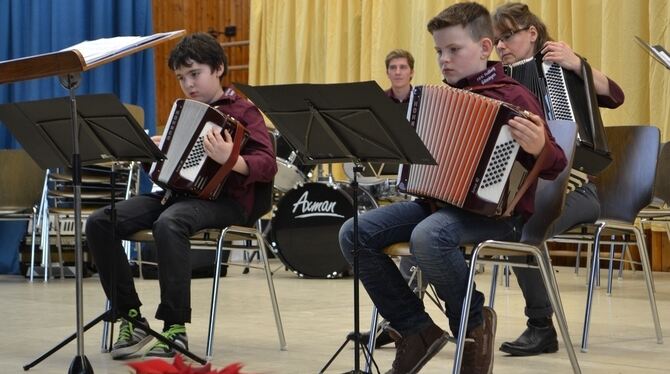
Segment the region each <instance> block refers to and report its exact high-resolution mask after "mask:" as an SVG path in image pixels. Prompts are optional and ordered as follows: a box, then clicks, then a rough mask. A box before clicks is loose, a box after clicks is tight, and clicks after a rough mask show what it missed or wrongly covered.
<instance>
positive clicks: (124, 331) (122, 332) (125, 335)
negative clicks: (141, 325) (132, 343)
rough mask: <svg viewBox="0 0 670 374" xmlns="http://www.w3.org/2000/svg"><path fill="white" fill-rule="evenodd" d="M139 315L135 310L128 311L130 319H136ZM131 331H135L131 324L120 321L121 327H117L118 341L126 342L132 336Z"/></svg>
mask: <svg viewBox="0 0 670 374" xmlns="http://www.w3.org/2000/svg"><path fill="white" fill-rule="evenodd" d="M138 314H139V313H138V312H137V310H135V309H131V310H129V311H128V315H129V316H130V317H133V318H134V317H137V315H138ZM133 331H135V326H134V325H133V323H132V322H130V321H128V320H126V319H122V320H121V326H120V327H119V340H123V341H127V340H130V338H131V337H132V336H133Z"/></svg>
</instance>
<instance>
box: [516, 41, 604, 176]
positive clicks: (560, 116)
mask: <svg viewBox="0 0 670 374" xmlns="http://www.w3.org/2000/svg"><path fill="white" fill-rule="evenodd" d="M504 70H505V74H507V75H508V76H510V77H512V78H514V79H515V80H517V81H518V82H520V83H521V84H523V85H524V86H526V87H527V88H528V89H529V90H530V91H531V92H533V93H534V94H535V95H536V96H537V98H538V99H539V100H540V102H541V103H542V106H543V108H544V113H545V117H546V119H547V120H555V119H556V120H567V121H573V122H575V123H577V131H578V133H577V147H576V148H575V157H574V163H573V168H574V169H577V170H580V171H582V172H585V173H588V174H591V175H596V174H598V173H600V172H601V171H602V170H604V169H605V168H606V167H607V166H608V165H609V164H610V162H611V161H612V157H611V155H610V152H609V150H608V147H607V138H606V137H605V129H604V127H603V121H602V118H601V117H600V109H599V108H598V100H597V98H596V93H595V88H594V85H593V75H592V73H591V66H590V65H589V64H588V63H587V62H586V61H585V60H583V59H582V76H583V77H584V79H582V78H581V77H580V76H578V75H577V74H575V73H574V72H572V71H569V70H565V69H563V68H562V67H560V66H559V65H558V64H556V63H552V64H549V63H545V62H543V61H542V55H541V54H540V53H538V54H536V55H535V56H534V57H531V58H529V59H527V60H522V61H519V62H516V63H514V64H511V65H505V66H504Z"/></svg>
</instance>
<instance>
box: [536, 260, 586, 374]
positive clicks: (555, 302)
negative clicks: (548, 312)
mask: <svg viewBox="0 0 670 374" xmlns="http://www.w3.org/2000/svg"><path fill="white" fill-rule="evenodd" d="M535 259H536V260H537V263H538V266H539V267H540V273H541V275H542V280H543V281H544V287H545V289H546V290H547V295H548V296H549V301H550V302H551V306H552V308H553V309H554V314H555V315H556V321H557V322H558V327H559V330H560V331H561V336H562V338H563V344H564V345H565V350H566V351H567V352H568V357H569V358H570V365H572V371H573V372H574V373H576V374H577V373H581V372H582V371H581V368H580V367H579V362H577V355H576V354H575V348H574V347H573V346H572V340H571V339H570V333H569V332H568V323H567V319H566V318H565V311H564V310H563V303H562V302H561V296H560V293H559V292H558V287H557V282H556V277H555V276H554V272H553V271H552V270H551V265H550V264H549V263H548V262H547V259H546V257H544V256H542V253H541V252H539V251H538V253H536V254H535Z"/></svg>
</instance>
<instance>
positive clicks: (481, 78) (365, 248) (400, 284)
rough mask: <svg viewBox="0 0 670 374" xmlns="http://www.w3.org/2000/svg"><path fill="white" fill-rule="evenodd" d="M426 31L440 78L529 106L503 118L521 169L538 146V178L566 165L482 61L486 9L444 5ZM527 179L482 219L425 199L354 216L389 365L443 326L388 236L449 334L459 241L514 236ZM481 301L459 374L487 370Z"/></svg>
mask: <svg viewBox="0 0 670 374" xmlns="http://www.w3.org/2000/svg"><path fill="white" fill-rule="evenodd" d="M428 31H429V32H430V33H431V34H432V36H433V40H434V43H435V52H436V53H437V62H438V65H439V67H440V70H441V72H442V75H443V77H444V81H445V83H446V84H448V85H450V86H452V87H456V88H460V89H465V90H471V91H473V92H476V93H478V94H481V95H485V96H488V97H491V98H494V99H499V100H502V101H505V102H508V103H510V104H513V105H516V106H519V107H521V108H523V109H525V110H527V111H530V112H532V113H534V114H531V115H530V120H528V119H525V118H521V117H514V118H513V119H511V120H510V121H509V122H508V125H509V126H510V130H511V133H512V136H513V137H514V139H515V140H516V141H517V143H518V144H519V145H520V148H521V149H520V150H519V153H518V155H517V160H518V161H519V162H521V163H522V164H523V165H524V166H525V167H526V168H528V169H530V168H531V167H532V166H533V165H534V164H535V160H536V157H537V156H538V155H539V154H540V152H542V151H543V150H545V153H546V156H547V157H545V158H544V161H543V164H542V165H541V167H540V170H541V171H540V177H542V178H545V179H553V178H555V177H556V176H558V174H559V173H560V172H561V171H562V170H563V168H564V167H565V165H566V159H565V155H564V154H563V151H562V150H561V148H560V147H559V146H558V145H557V144H556V143H555V142H554V139H553V137H552V136H551V135H550V133H549V129H548V127H547V126H546V124H545V123H544V121H543V120H542V119H541V117H540V116H538V115H541V114H542V111H541V107H540V104H539V102H538V101H537V99H536V98H535V97H534V96H533V94H532V93H531V92H530V91H528V90H527V89H526V88H525V87H523V86H522V85H521V84H519V83H518V82H516V81H514V80H512V79H511V78H509V77H507V76H505V74H504V73H503V70H502V65H501V64H500V63H488V57H489V55H490V54H491V52H492V51H493V28H492V26H491V18H490V15H489V12H488V11H487V10H486V8H484V7H483V6H482V5H480V4H477V3H459V4H455V5H452V6H450V7H448V8H447V9H445V10H444V11H442V12H441V13H440V14H438V15H437V16H436V17H434V18H433V19H431V20H430V21H429V23H428ZM545 133H546V135H545ZM535 187H536V183H533V185H531V186H530V188H529V189H528V190H527V191H526V192H525V194H524V195H523V197H522V198H521V200H520V202H519V203H518V204H517V205H516V208H515V210H514V212H513V214H512V215H511V216H510V217H497V218H492V217H486V216H483V215H479V214H475V213H471V212H468V211H465V210H463V209H460V208H457V207H454V206H451V205H447V204H443V203H441V202H439V201H435V200H433V199H429V198H423V199H417V200H415V201H409V202H398V203H393V204H390V205H386V206H384V207H381V208H378V209H373V210H370V211H368V212H366V213H364V214H362V215H361V216H360V217H359V221H358V223H359V226H358V233H359V243H360V245H359V248H360V249H359V269H360V279H361V282H362V283H363V286H364V287H365V289H366V290H367V292H368V294H369V295H370V298H371V299H372V301H373V302H374V303H375V305H376V306H377V308H378V310H379V313H380V314H381V315H382V316H383V317H384V318H386V320H388V321H389V322H390V326H391V327H392V328H393V329H394V330H393V335H394V336H395V339H396V343H397V351H396V357H395V360H394V362H393V367H392V369H391V370H390V371H388V373H392V374H399V373H403V374H404V373H416V372H418V371H419V370H420V369H421V368H422V367H423V366H424V365H425V364H426V363H427V362H428V361H429V360H430V359H431V358H432V357H433V356H434V355H435V354H437V353H438V352H439V351H440V349H441V348H442V347H443V346H444V344H446V342H447V333H446V332H445V331H443V330H442V329H441V328H440V327H439V326H437V325H436V324H435V323H434V322H433V321H432V319H431V318H430V316H429V315H428V314H427V313H426V311H425V310H424V306H423V303H422V302H421V300H419V298H417V296H416V295H415V294H414V293H413V292H412V290H411V289H410V288H409V287H408V286H407V283H406V282H405V280H404V279H403V277H402V276H401V274H400V272H399V271H398V268H397V267H396V266H395V264H394V263H393V261H392V260H391V259H390V258H389V257H388V256H387V255H386V254H384V253H383V252H382V250H383V249H384V248H385V247H386V246H388V245H390V244H393V243H397V242H406V241H409V242H410V250H411V252H412V254H413V255H414V258H415V259H416V261H417V263H418V264H419V267H420V268H421V270H422V272H423V274H424V276H425V278H426V279H427V280H428V282H430V283H431V284H432V285H433V286H434V287H435V289H436V291H437V294H438V296H439V297H440V298H441V299H442V300H444V301H445V304H446V315H447V317H448V318H449V326H450V329H451V331H452V332H453V333H454V334H456V333H458V326H459V324H460V319H461V309H462V305H463V299H464V297H465V291H466V288H467V278H468V265H467V263H466V262H465V259H464V257H463V253H462V252H461V250H460V246H461V244H465V243H475V242H481V241H484V240H488V239H496V240H519V239H520V234H521V230H522V228H523V224H524V223H525V221H526V220H527V219H528V217H529V216H530V215H531V214H532V213H533V202H534V195H535ZM353 243H354V240H353V222H352V220H349V221H347V222H345V224H344V225H343V226H342V229H341V230H340V246H341V248H342V252H343V254H344V256H345V257H347V259H348V260H350V261H352V262H353V255H352V249H353V247H354V245H353ZM483 305H484V295H483V294H482V293H481V292H479V291H474V293H473V299H472V305H471V307H470V311H469V320H468V327H467V332H466V337H467V338H469V339H468V341H466V343H465V352H464V358H463V367H462V370H461V372H462V373H490V372H491V371H492V368H493V342H494V338H495V327H496V317H495V312H494V311H493V310H492V309H491V308H488V307H484V306H483Z"/></svg>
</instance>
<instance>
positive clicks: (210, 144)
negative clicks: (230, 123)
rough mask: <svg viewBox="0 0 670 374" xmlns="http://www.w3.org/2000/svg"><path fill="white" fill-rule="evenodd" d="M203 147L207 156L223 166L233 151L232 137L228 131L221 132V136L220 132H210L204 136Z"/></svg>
mask: <svg viewBox="0 0 670 374" xmlns="http://www.w3.org/2000/svg"><path fill="white" fill-rule="evenodd" d="M203 145H204V147H205V153H207V156H209V157H210V158H211V159H212V160H214V161H216V162H218V163H219V164H222V165H223V164H224V163H225V162H226V161H227V160H228V157H230V153H231V152H232V151H233V137H232V136H231V135H230V133H229V132H228V130H224V131H223V136H222V134H221V132H219V131H217V130H211V131H210V132H208V133H207V135H205V139H204V142H203Z"/></svg>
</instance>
